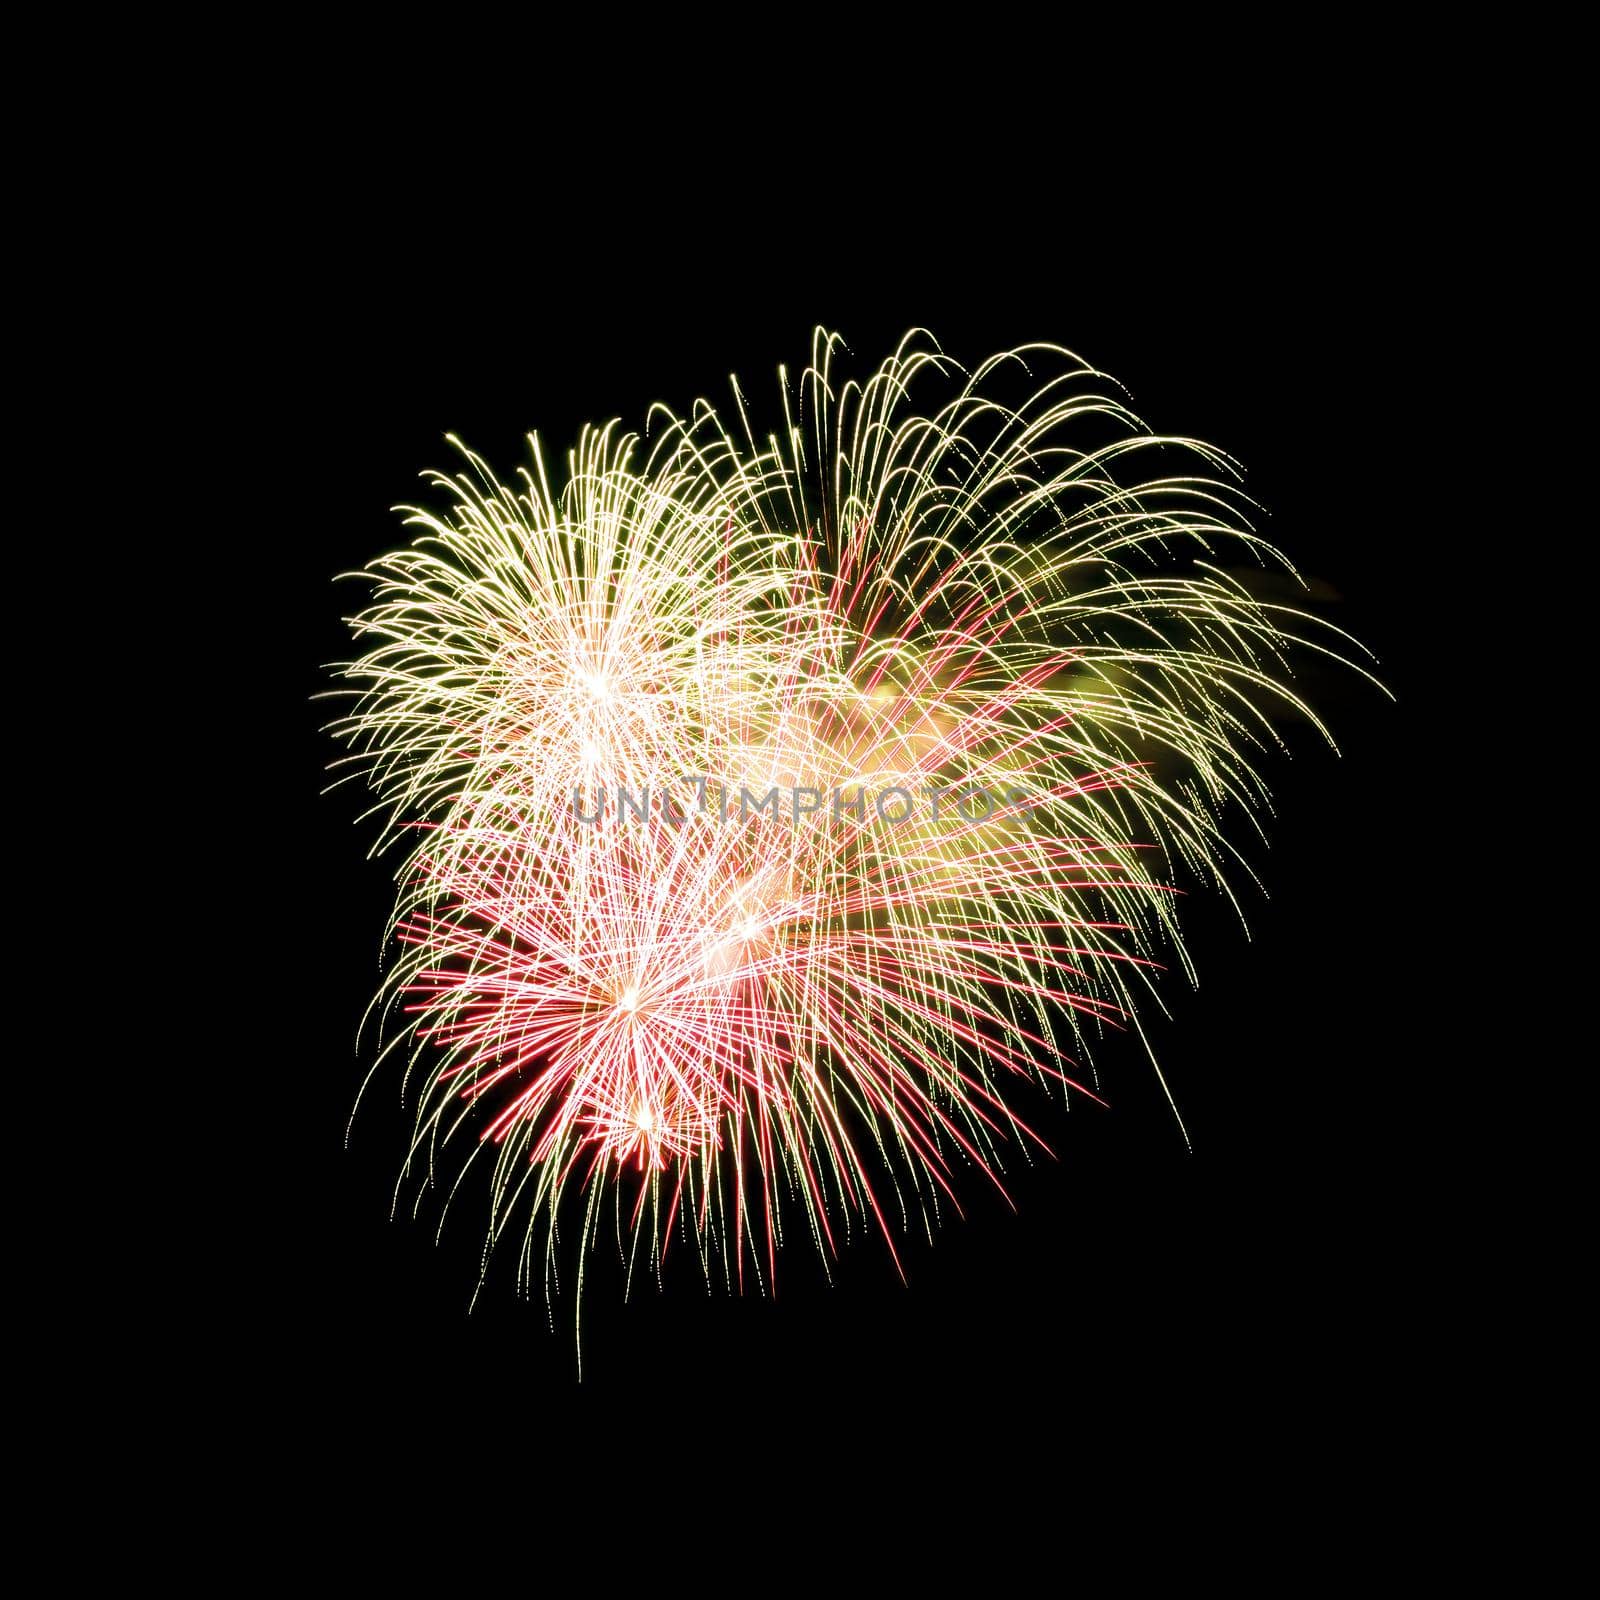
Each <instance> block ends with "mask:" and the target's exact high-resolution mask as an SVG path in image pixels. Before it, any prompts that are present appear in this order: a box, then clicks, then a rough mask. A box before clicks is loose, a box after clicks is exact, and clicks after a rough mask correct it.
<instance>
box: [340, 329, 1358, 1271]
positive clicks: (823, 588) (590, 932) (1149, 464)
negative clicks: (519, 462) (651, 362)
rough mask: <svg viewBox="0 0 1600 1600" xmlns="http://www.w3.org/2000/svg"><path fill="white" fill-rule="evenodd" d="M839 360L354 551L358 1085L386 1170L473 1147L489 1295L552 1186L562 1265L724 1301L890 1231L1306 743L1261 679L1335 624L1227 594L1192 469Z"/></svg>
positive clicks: (973, 375)
mask: <svg viewBox="0 0 1600 1600" xmlns="http://www.w3.org/2000/svg"><path fill="white" fill-rule="evenodd" d="M839 351H840V345H839V341H838V340H837V339H836V338H834V337H833V336H830V335H827V334H825V333H823V332H821V331H820V330H819V332H818V334H817V336H816V339H815V342H814V345H813V352H812V361H811V365H810V366H809V367H808V369H807V370H806V372H805V373H804V375H803V376H802V377H801V378H800V380H799V382H798V384H795V385H792V386H791V385H790V383H789V382H788V380H787V378H786V377H784V378H783V382H782V384H781V389H780V394H781V400H782V408H781V412H780V413H778V415H777V417H776V418H775V419H774V420H779V421H781V426H780V427H779V428H778V429H777V431H772V432H762V433H758V431H757V429H756V427H755V425H754V422H753V420H752V416H751V412H750V408H749V407H748V406H747V404H746V401H745V399H744V397H743V395H742V394H741V393H740V391H739V389H738V386H737V384H735V385H734V388H733V402H732V404H731V406H730V407H729V409H728V411H727V413H726V414H722V413H719V412H717V411H716V410H715V409H714V408H712V407H711V406H709V405H707V404H705V403H704V402H702V403H701V404H699V405H698V406H697V407H696V408H695V410H694V411H693V412H692V413H691V415H690V416H689V417H687V418H679V417H677V416H674V415H673V414H671V413H669V412H667V411H666V410H664V409H663V408H656V409H655V410H653V411H652V413H651V415H650V418H649V421H648V426H647V430H646V435H645V436H644V437H643V438H641V437H638V436H635V435H631V434H620V433H618V432H617V431H616V429H615V427H614V426H612V427H607V428H603V429H591V430H586V431H585V432H584V434H583V435H582V438H581V440H580V442H579V445H578V447H577V449H576V450H575V451H574V452H572V454H571V455H570V456H569V458H568V460H567V463H566V471H565V474H564V479H563V482H562V486H561V487H560V489H559V490H555V489H552V487H551V483H550V478H549V475H548V473H547V468H546V464H545V460H544V455H543V452H542V450H541V448H540V445H539V442H538V440H537V438H536V437H535V438H533V439H532V440H530V443H531V446H532V460H531V466H530V467H529V468H528V469H526V470H525V471H524V472H523V473H522V475H521V478H520V481H519V483H518V485H517V486H516V487H515V488H512V487H507V486H505V485H502V484H501V483H500V482H499V481H497V479H496V478H495V477H494V475H493V474H492V473H491V472H490V470H489V469H488V467H487V466H486V465H485V464H484V463H483V462H482V461H480V460H479V459H478V458H477V457H475V456H473V455H471V454H470V453H467V452H465V451H463V455H464V461H465V467H464V470H463V471H462V472H461V473H460V474H459V475H457V476H454V477H446V476H442V475H436V476H434V477H433V478H432V480H431V482H432V485H433V488H434V490H435V491H436V497H437V498H438V499H439V500H440V501H441V502H442V504H441V505H440V506H439V508H437V509H435V510H425V509H413V510H410V511H409V514H408V522H409V524H410V525H412V526H414V527H415V528H416V529H417V536H416V538H415V540H414V542H413V543H412V545H411V546H410V547H409V548H407V549H404V550H401V551H399V552H397V553H395V554H392V555H389V556H386V557H384V558H383V559H382V560H379V561H377V562H375V563H373V564H372V566H371V567H370V568H369V569H368V573H367V576H368V578H369V579H370V580H371V581H372V582H373V584H374V585H375V593H374V595H373V598H372V602H371V604H370V605H369V607H368V608H367V609H366V610H365V611H363V612H362V613H361V614H360V615H359V616H358V617H356V618H354V619H353V621H352V626H353V628H354V630H355V633H356V637H357V640H358V643H359V645H360V647H361V649H362V650H363V652H364V653H363V654H362V655H361V656H360V659H358V660H356V661H355V662H353V663H351V664H349V665H348V666H347V667H346V668H345V669H344V673H345V677H346V679H347V682H348V684H349V688H348V690H347V691H345V692H346V693H347V694H348V696H349V704H348V706H347V708H346V713H345V715H344V716H343V717H342V718H341V719H340V720H339V721H338V722H337V723H336V724H335V727H336V730H337V732H338V733H339V734H340V735H341V736H342V737H343V738H344V739H345V740H346V741H347V742H348V744H349V746H350V750H349V753H348V755H347V756H345V757H344V758H343V759H342V761H341V762H340V763H339V766H340V769H341V770H340V776H341V778H342V779H360V780H363V781H364V782H365V783H366V784H367V785H368V786H369V787H370V789H371V791H372V793H373V795H374V800H375V804H374V814H375V816H376V817H377V819H378V822H379V836H378V840H377V843H376V845H375V847H374V848H375V850H385V849H393V850H394V852H395V853H396V855H397V856H398V857H399V865H398V874H397V881H398V885H399V891H398V896H397V906H396V912H395V917H394V922H393V925H392V928H391V930H390V931H391V934H392V936H393V937H394V939H395V940H396V942H397V945H398V949H399V956H398V958H397V960H396V961H395V962H394V963H393V964H392V965H391V968H390V970H389V973H388V976H387V978H386V980H385V982H384V984H383V986H382V988H381V990H380V993H379V995H378V998H377V999H376V1001H375V1002H374V1012H373V1015H374V1019H375V1025H376V1027H377V1028H378V1030H379V1032H380V1034H381V1036H382V1039H383V1045H382V1049H381V1051H380V1053H379V1060H380V1062H382V1061H386V1060H390V1059H394V1058H396V1057H401V1058H403V1059H404V1060H405V1062H406V1063H407V1072H406V1079H407V1082H408V1084H414V1085H415V1098H416V1102H417V1104H418V1107H419V1112H418V1121H417V1134H416V1141H415V1144H414V1146H413V1149H412V1151H411V1154H410V1159H409V1161H408V1163H407V1172H424V1173H426V1174H427V1175H429V1176H430V1177H431V1176H434V1175H436V1174H438V1173H440V1172H442V1171H446V1170H458V1169H464V1168H466V1167H467V1166H469V1165H470V1164H471V1163H472V1162H473V1161H474V1160H479V1159H482V1160H487V1161H489V1162H490V1163H492V1167H493V1185H492V1191H493V1197H494V1198H493V1205H492V1214H491V1217H490V1220H489V1237H490V1242H491V1244H493V1243H495V1242H496V1241H499V1240H501V1239H503V1238H504V1237H505V1236H506V1235H508V1234H510V1235H511V1236H512V1237H513V1238H515V1239H516V1240H517V1241H518V1242H519V1245H520V1261H521V1267H522V1274H523V1277H524V1279H525V1280H527V1279H531V1278H533V1277H536V1276H539V1275H542V1276H543V1277H544V1279H545V1281H546V1283H547V1286H548V1285H549V1284H550V1283H552V1282H553V1274H554V1269H555V1263H556V1250H555V1244H554V1241H555V1238H556V1223H557V1219H558V1216H559V1215H562V1214H564V1211H565V1209H566V1208H568V1207H570V1208H571V1209H572V1211H573V1213H574V1214H575V1215H577V1216H578V1217H580V1218H581V1230H580V1231H581V1242H580V1246H579V1252H578V1259H579V1262H580V1269H579V1271H580V1280H581V1271H582V1268H581V1262H582V1260H583V1258H584V1256H585V1254H586V1253H587V1247H588V1242H589V1241H590V1239H591V1238H592V1237H593V1235H594V1232H595V1229H596V1223H597V1219H598V1218H599V1217H600V1215H601V1214H602V1208H603V1207H609V1208H610V1209H611V1210H613V1211H614V1212H615V1215H616V1218H617V1222H618V1225H619V1235H620V1237H622V1238H623V1239H624V1241H625V1250H626V1252H627V1253H628V1255H629V1257H630V1262H631V1263H633V1264H638V1263H641V1262H649V1263H659V1261H660V1260H661V1258H662V1256H663V1255H664V1253H665V1252H666V1250H667V1248H668V1244H669V1242H670V1241H671V1240H673V1239H674V1238H682V1239H685V1240H687V1241H689V1242H690V1243H691V1244H692V1246H693V1248H694V1249H695V1250H696V1251H697V1253H698V1254H699V1256H700V1259H701V1261H702V1264H703V1266H704V1268H705V1270H706V1272H707V1273H708V1274H714V1273H720V1274H724V1275H726V1277H727V1278H728V1280H729V1281H730V1282H742V1281H743V1280H744V1277H745V1275H746V1273H747V1271H750V1270H752V1269H753V1270H754V1271H756V1272H757V1273H758V1274H759V1275H760V1276H762V1277H764V1278H770V1276H771V1274H772V1272H773V1271H774V1270H775V1267H776V1253H777V1249H778V1246H779V1244H780V1242H781V1240H782V1238H783V1235H784V1229H785V1227H786V1226H791V1227H792V1226H793V1224H794V1223H795V1222H797V1221H799V1222H802V1223H803V1225H804V1227H805V1229H806V1231H807V1232H809V1233H810V1235H811V1236H812V1238H813V1239H814V1240H815V1241H816V1243H817V1244H818V1246H820V1248H821V1249H822V1251H823V1254H824V1257H825V1258H826V1257H827V1256H829V1255H831V1253H832V1252H833V1251H834V1250H835V1249H836V1248H837V1247H838V1246H839V1244H840V1242H841V1239H842V1236H843V1233H844V1232H845V1231H846V1230H847V1229H848V1228H850V1227H851V1226H852V1225H853V1224H854V1222H855V1221H856V1220H857V1219H862V1220H865V1221H866V1222H867V1223H868V1224H869V1226H870V1227H871V1229H873V1230H874V1231H880V1232H881V1233H882V1235H883V1237H884V1238H885V1239H886V1240H887V1241H888V1245H889V1248H890V1250H891V1251H893V1250H894V1249H895V1237H896V1235H897V1233H898V1232H899V1231H900V1230H901V1229H902V1228H903V1227H904V1226H905V1225H906V1224H907V1223H908V1222H910V1221H913V1220H915V1221H916V1222H918V1223H919V1224H921V1225H923V1226H925V1227H927V1228H928V1229H929V1230H930V1231H931V1228H932V1226H933V1224H934V1223H935V1222H936V1221H937V1219H938V1216H939V1213H940V1210H941V1208H942V1207H943V1206H945V1205H947V1204H952V1205H953V1204H957V1203H958V1196H959V1193H960V1190H961V1182H962V1180H963V1178H969V1177H970V1176H971V1175H973V1174H974V1173H976V1174H977V1175H979V1176H980V1177H981V1178H982V1179H984V1180H986V1181H993V1182H996V1183H998V1182H999V1181H1000V1177H1001V1158H1002V1154H1003V1152H1004V1150H1005V1148H1006V1147H1008V1146H1022V1147H1026V1146H1027V1145H1028V1144H1029V1143H1030V1142H1033V1141H1035V1135H1034V1134H1033V1133H1032V1132H1031V1130H1030V1129H1029V1128H1028V1127H1027V1126H1026V1124H1025V1123H1024V1122H1023V1121H1022V1120H1021V1119H1020V1115H1019V1112H1018V1109H1017V1108H1018V1106H1019V1105H1021V1104H1022V1103H1024V1097H1023V1096H1021V1095H1019V1094H1018V1093H1017V1092H1016V1091H1017V1089H1018V1087H1019V1085H1020V1084H1021V1083H1023V1082H1024V1081H1029V1082H1034V1083H1042V1084H1044V1085H1047V1086H1052V1087H1054V1088H1055V1089H1056V1090H1058V1091H1059V1092H1061V1093H1063V1094H1068V1095H1070V1094H1072V1093H1076V1092H1082V1093H1085V1094H1091V1095H1092V1094H1094V1093H1095V1092H1096V1091H1095V1084H1096V1082H1097V1079H1096V1076H1095V1069H1094V1067H1093V1064H1092V1051H1093V1048H1094V1046H1095V1045H1096V1044H1097V1043H1098V1042H1100V1041H1101V1040H1102V1039H1104V1038H1105V1037H1107V1036H1108V1035H1110V1034H1112V1033H1115V1032H1117V1031H1119V1030H1127V1029H1129V1028H1132V1029H1134V1030H1135V1031H1136V1030H1137V1017H1138V1014H1139V1011H1140V1008H1141V1007H1142V1006H1147V1005H1149V1004H1152V1003H1155V1004H1159V1000H1158V998H1157V993H1156V989H1155V985H1154V973H1155V971H1156V964H1157V961H1158V959H1161V960H1167V959H1171V958H1172V957H1173V956H1175V957H1176V959H1177V960H1178V961H1179V962H1180V964H1182V965H1183V966H1184V967H1185V969H1187V968H1188V959H1187V956H1186V955H1185V954H1184V950H1183V943H1182V940H1181V937H1180V935H1179V929H1178V927H1177V924H1176V922H1175V919H1174V916H1173V910H1172V891H1171V887H1170V886H1171V885H1172V884H1173V883H1174V882H1175V881H1176V880H1177V879H1178V878H1179V877H1181V876H1183V875H1187V876H1188V877H1190V878H1192V879H1196V880H1198V881H1200V882H1202V883H1204V884H1207V885H1209V886H1211V887H1213V888H1214V889H1216V890H1218V891H1220V892H1222V893H1226V894H1230V895H1231V894H1232V888H1231V883H1232V881H1233V879H1234V877H1235V876H1236V875H1237V874H1238V873H1239V872H1242V871H1246V870H1247V869H1245V868H1244V867H1243V864H1242V862H1241V860H1240V857H1239V856H1238V854H1237V853H1236V852H1235V850H1234V849H1233V848H1232V846H1231V845H1230V844H1229V843H1228V841H1227V840H1226V838H1225V837H1224V833H1223V827H1224V824H1225V823H1227V822H1228V821H1229V819H1230V817H1243V818H1254V816H1255V815H1256V814H1257V813H1258V812H1259V811H1260V809H1261V808H1262V807H1263V806H1264V804H1265V801H1266V791H1265V788H1264V786H1263V783H1262V780H1261V778H1260V776H1259V775H1258V772H1257V762H1258V760H1259V757H1260V755H1261V753H1262V752H1263V751H1264V750H1266V749H1268V748H1270V747H1271V746H1273V745H1275V744H1276V743H1278V742H1279V736H1278V734H1277V732H1276V728H1277V726H1278V723H1279V722H1280V721H1281V720H1282V713H1283V712H1285V711H1289V712H1293V713H1295V714H1297V715H1298V716H1299V717H1301V718H1303V719H1306V720H1308V721H1309V723H1310V724H1311V725H1312V726H1313V727H1315V728H1316V729H1317V730H1318V731H1319V732H1320V733H1321V734H1322V735H1323V737H1326V736H1327V735H1326V730H1325V729H1323V728H1322V725H1321V723H1320V722H1319V721H1318V720H1317V718H1316V716H1315V715H1314V713H1313V712H1312V711H1311V710H1310V708H1309V707H1307V706H1306V705H1305V704H1304V703H1303V702H1302V701H1301V699H1300V698H1299V697H1298V695H1297V694H1296V693H1295V692H1294V691H1293V689H1292V688H1291V687H1290V686H1289V677H1288V669H1287V666H1286V660H1287V658H1288V656H1289V654H1290V653H1291V652H1292V651H1295V650H1315V651H1320V652H1322V653H1324V654H1328V655H1333V656H1335V657H1337V658H1339V659H1344V652H1346V651H1348V650H1349V648H1350V641H1348V640H1347V639H1346V638H1345V637H1344V636H1343V635H1339V634H1337V633H1336V632H1335V631H1334V630H1331V629H1329V628H1328V626H1327V625H1326V624H1324V623H1321V622H1319V621H1317V620H1316V619H1314V618H1312V617H1309V616H1308V615H1306V614H1304V613H1302V612H1299V611H1297V610H1294V609H1290V608H1284V607H1279V606H1275V605H1269V604H1266V603H1264V602H1262V601H1261V600H1259V599H1256V598H1254V597H1253V595H1252V592H1251V588H1250V587H1249V586H1247V585H1246V583H1245V582H1243V581H1241V580H1240V579H1239V578H1238V577H1236V576H1233V575H1230V570H1229V568H1230V566H1234V565H1237V564H1240V563H1253V564H1256V565H1261V564H1271V565H1277V566H1279V567H1280V568H1282V569H1284V570H1292V569H1289V567H1288V563H1287V562H1286V561H1285V560H1284V558H1283V557H1282V556H1281V555H1279V554H1278V552H1277V551H1275V550H1274V549H1273V548H1272V547H1271V546H1269V545H1268V544H1266V543H1265V542H1264V541H1263V540H1262V539H1260V538H1259V537H1258V536H1257V535H1256V534H1255V533H1254V532H1253V531H1252V529H1251V526H1250V523H1249V520H1248V512H1249V510H1250V507H1249V504H1248V502H1247V501H1245V499H1244V498H1243V497H1242V495H1241V494H1240V493H1239V491H1238V488H1237V483H1238V473H1237V471H1236V469H1235V467H1234V465H1233V463H1232V462H1231V461H1230V460H1229V459H1228V458H1226V457H1225V456H1223V455H1222V454H1221V453H1220V452H1218V451H1216V450H1214V449H1212V448H1210V447H1208V446H1206V445H1203V444H1200V443H1198V442H1196V441H1193V440H1188V439H1173V438H1163V437H1160V436H1157V435H1154V434H1152V433H1150V432H1149V431H1148V430H1147V429H1146V428H1145V427H1144V425H1143V424H1142V423H1141V422H1140V421H1139V420H1138V419H1137V418H1136V417H1135V416H1134V415H1133V414H1132V413H1131V412H1130V411H1129V410H1128V409H1127V408H1126V406H1125V405H1124V404H1123V403H1122V402H1121V401H1120V400H1119V399H1117V398H1116V397H1115V386H1114V385H1113V384H1111V383H1110V381H1109V380H1108V379H1107V378H1105V377H1104V375H1102V374H1100V373H1098V372H1096V371H1094V369H1092V368H1090V367H1088V366H1086V365H1085V364H1084V363H1083V362H1081V361H1079V360H1078V359H1077V358H1076V357H1074V356H1072V355H1071V354H1070V353H1068V352H1066V351H1064V350H1061V349H1058V348H1055V347H1051V346H1030V347H1027V348H1025V349H1022V350H1017V351H1012V352H1008V353H1007V354H1005V355H1003V356H999V357H996V358H994V359H993V360H991V361H989V362H987V363H985V364H984V365H983V366H981V367H979V368H978V369H976V370H975V371H973V372H970V373H968V372H965V371H964V370H962V369H961V368H959V367H958V366H957V365H956V364H955V363H953V362H952V361H950V360H949V359H948V358H947V357H945V356H944V355H943V354H942V353H941V352H940V351H939V350H938V348H937V346H936V345H934V344H933V342H932V341H931V340H930V339H928V338H927V337H926V336H925V335H911V336H908V337H907V339H906V340H905V341H904V342H903V343H902V345H901V347H900V349H899V350H898V351H897V352H896V353H895V355H894V356H893V357H892V358H891V359H890V360H888V361H887V362H885V363H884V364H883V366H882V367H880V368H879V369H878V371H877V372H875V373H874V374H872V376H871V377H870V378H869V379H868V380H867V381H866V382H865V383H857V382H854V381H847V380H844V379H843V378H841V376H840V375H839V373H838V371H837V361H838V356H839ZM780 376H782V374H781V371H780ZM1174 1110H1176V1108H1174ZM402 1181H404V1180H402ZM486 1259H487V1257H486ZM630 1270H631V1268H630Z"/></svg>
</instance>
